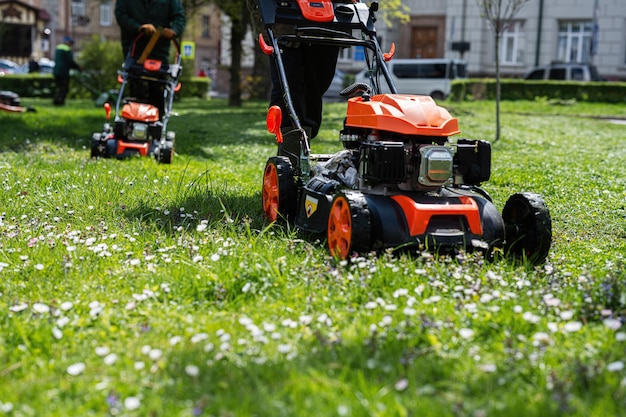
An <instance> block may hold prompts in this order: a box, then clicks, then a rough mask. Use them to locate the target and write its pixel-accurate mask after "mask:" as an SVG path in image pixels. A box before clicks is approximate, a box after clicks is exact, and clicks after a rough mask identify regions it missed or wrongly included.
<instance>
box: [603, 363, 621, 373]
mask: <svg viewBox="0 0 626 417" xmlns="http://www.w3.org/2000/svg"><path fill="white" fill-rule="evenodd" d="M606 370H607V371H609V372H621V371H623V370H624V362H622V361H615V362H611V363H609V364H607V365H606Z"/></svg>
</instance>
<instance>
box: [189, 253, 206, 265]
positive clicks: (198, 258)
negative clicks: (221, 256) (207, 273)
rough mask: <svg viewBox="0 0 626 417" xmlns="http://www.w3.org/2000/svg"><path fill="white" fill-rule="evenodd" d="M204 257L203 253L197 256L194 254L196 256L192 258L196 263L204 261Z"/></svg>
mask: <svg viewBox="0 0 626 417" xmlns="http://www.w3.org/2000/svg"><path fill="white" fill-rule="evenodd" d="M203 259H204V256H202V255H196V256H194V257H193V258H192V259H191V261H192V262H193V263H196V264H197V263H198V262H202V260H203Z"/></svg>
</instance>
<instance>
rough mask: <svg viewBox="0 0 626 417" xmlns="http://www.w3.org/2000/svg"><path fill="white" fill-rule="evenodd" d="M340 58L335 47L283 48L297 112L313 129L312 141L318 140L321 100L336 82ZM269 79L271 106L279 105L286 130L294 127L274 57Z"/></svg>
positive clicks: (288, 79) (286, 70)
mask: <svg viewBox="0 0 626 417" xmlns="http://www.w3.org/2000/svg"><path fill="white" fill-rule="evenodd" d="M338 56H339V48H338V47H334V46H327V45H306V44H301V45H300V46H299V47H297V48H283V52H282V55H281V57H282V60H283V65H284V67H285V74H286V76H287V82H288V85H289V92H290V93H291V99H292V101H293V105H294V108H295V112H296V114H297V116H298V118H299V119H300V124H302V126H306V127H310V128H311V130H312V134H311V137H315V136H317V132H318V131H319V128H320V125H321V123H322V96H323V95H324V93H325V92H326V90H328V87H330V84H331V82H332V81H333V76H334V75H335V67H336V66H337V58H338ZM270 76H271V79H272V93H271V96H270V106H272V105H278V106H280V108H281V109H282V110H283V123H282V127H283V128H288V127H293V124H292V122H291V118H290V117H289V113H288V112H287V108H286V105H285V100H284V95H283V90H282V87H281V84H280V79H279V76H278V68H277V66H276V60H275V58H274V57H272V62H271V65H270Z"/></svg>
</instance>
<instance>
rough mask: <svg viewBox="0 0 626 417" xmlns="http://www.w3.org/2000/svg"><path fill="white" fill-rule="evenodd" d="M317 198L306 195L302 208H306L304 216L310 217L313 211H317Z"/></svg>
mask: <svg viewBox="0 0 626 417" xmlns="http://www.w3.org/2000/svg"><path fill="white" fill-rule="evenodd" d="M318 201H319V200H318V199H317V198H315V197H311V196H310V195H307V196H306V199H305V200H304V209H305V210H306V216H307V217H311V216H312V215H313V213H315V212H316V211H317V203H318Z"/></svg>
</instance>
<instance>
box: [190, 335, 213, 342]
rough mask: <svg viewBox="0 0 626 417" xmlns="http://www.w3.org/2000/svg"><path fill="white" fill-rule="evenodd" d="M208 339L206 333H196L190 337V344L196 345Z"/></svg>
mask: <svg viewBox="0 0 626 417" xmlns="http://www.w3.org/2000/svg"><path fill="white" fill-rule="evenodd" d="M208 338H209V335H208V334H206V333H198V334H195V335H193V336H191V343H198V342H201V341H203V340H207V339H208Z"/></svg>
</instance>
